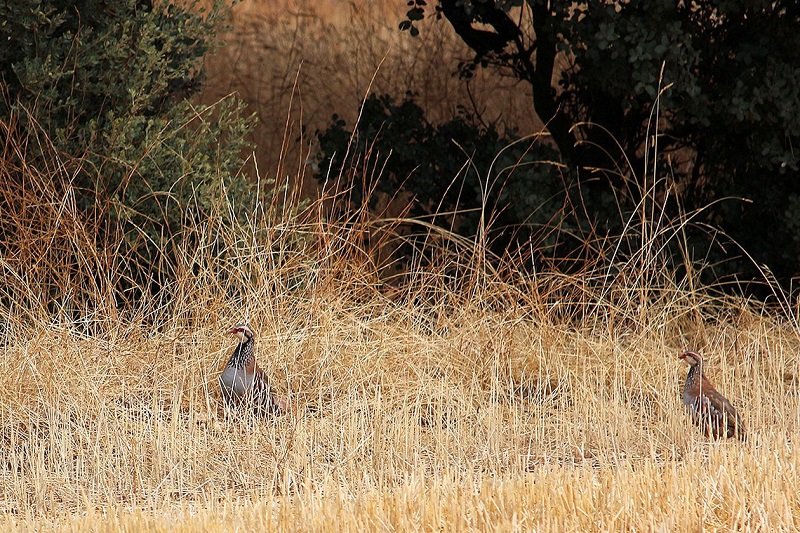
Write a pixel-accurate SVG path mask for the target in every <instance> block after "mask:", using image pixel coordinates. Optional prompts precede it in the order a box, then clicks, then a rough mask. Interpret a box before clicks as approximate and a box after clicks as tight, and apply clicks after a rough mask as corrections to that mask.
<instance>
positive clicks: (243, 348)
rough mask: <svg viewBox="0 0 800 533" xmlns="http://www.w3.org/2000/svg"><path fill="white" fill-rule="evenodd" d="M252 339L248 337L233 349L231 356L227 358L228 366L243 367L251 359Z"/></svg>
mask: <svg viewBox="0 0 800 533" xmlns="http://www.w3.org/2000/svg"><path fill="white" fill-rule="evenodd" d="M253 344H254V342H253V339H252V338H249V339H247V340H246V341H245V342H240V343H239V345H238V346H236V348H234V349H233V353H232V354H231V358H230V359H229V360H228V366H232V367H234V368H244V367H246V366H247V365H249V364H250V362H251V361H252V360H253Z"/></svg>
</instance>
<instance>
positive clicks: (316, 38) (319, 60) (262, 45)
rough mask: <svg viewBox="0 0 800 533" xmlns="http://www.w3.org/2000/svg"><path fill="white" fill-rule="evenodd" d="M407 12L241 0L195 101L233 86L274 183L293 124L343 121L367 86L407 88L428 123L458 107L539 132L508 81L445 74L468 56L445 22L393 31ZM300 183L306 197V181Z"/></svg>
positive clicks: (297, 148) (296, 147)
mask: <svg viewBox="0 0 800 533" xmlns="http://www.w3.org/2000/svg"><path fill="white" fill-rule="evenodd" d="M407 9H408V8H407V6H405V3H404V2H402V1H396V0H379V1H375V0H351V1H344V0H325V1H320V0H312V1H310V0H283V1H275V2H273V1H270V2H264V1H259V0H243V1H242V2H240V3H238V4H236V6H235V7H234V10H233V13H232V17H231V20H230V27H229V30H228V31H227V32H226V33H225V34H224V35H222V36H221V38H222V39H223V40H224V42H225V45H224V46H222V47H221V48H220V49H219V50H217V52H216V53H215V54H213V55H212V56H210V57H209V58H208V60H207V62H206V67H207V70H208V83H207V85H206V87H205V88H204V90H203V94H202V95H201V96H202V99H203V101H205V102H208V103H212V102H216V101H218V100H219V99H220V98H221V97H223V96H225V95H227V94H230V93H231V92H236V93H237V94H238V95H239V96H240V97H241V98H243V99H244V100H245V101H246V102H248V104H249V106H250V109H251V110H252V111H255V112H257V113H258V118H259V120H258V124H257V126H256V130H255V132H254V134H253V141H254V143H255V144H256V146H257V149H256V154H257V156H258V160H259V162H260V163H261V165H262V168H268V169H278V171H277V175H278V181H279V182H282V181H284V180H285V179H286V177H287V175H288V176H291V177H292V178H294V177H295V173H296V169H295V168H288V169H286V168H284V167H283V164H285V162H286V161H287V160H288V161H296V160H297V159H298V157H297V155H298V154H300V153H301V152H302V151H303V150H304V149H305V148H303V146H302V145H301V144H299V143H295V142H294V140H295V139H296V138H297V137H299V136H300V133H301V125H304V126H305V127H306V128H307V133H308V135H309V136H313V133H314V131H315V130H317V129H319V130H324V129H325V128H327V127H328V125H329V124H330V122H331V115H333V114H334V113H336V114H338V115H339V116H340V117H342V118H343V119H344V120H346V121H347V123H348V124H350V125H352V124H353V123H354V122H355V120H356V117H357V115H358V110H359V107H360V104H361V102H362V100H363V98H364V97H365V96H366V95H367V94H368V93H369V92H374V93H377V94H383V93H388V94H391V95H393V96H394V97H395V98H397V99H401V98H402V97H403V95H405V93H406V92H407V91H413V92H414V93H416V94H417V95H418V97H417V98H418V102H419V103H420V105H421V106H422V107H423V108H424V109H425V110H426V113H427V116H428V118H429V120H431V121H432V122H441V121H444V120H447V119H450V118H453V117H454V116H455V113H456V106H457V105H463V106H465V107H466V108H467V109H469V110H470V111H471V112H473V113H475V114H476V115H479V116H480V117H481V118H482V119H483V120H484V121H485V122H487V123H488V122H498V125H499V126H500V127H502V126H503V125H507V126H510V127H515V128H519V130H520V131H521V132H522V134H528V133H533V132H538V131H539V130H540V129H541V122H540V121H539V120H538V118H536V117H535V116H534V115H533V114H532V112H531V109H532V105H531V94H530V91H529V90H527V89H525V88H521V87H520V86H519V83H518V82H517V81H516V80H514V79H512V78H509V77H502V76H499V75H497V74H496V73H492V72H489V71H479V72H478V73H477V76H476V78H475V79H474V80H472V81H471V82H470V83H469V84H465V83H464V82H463V81H461V80H459V79H458V77H457V76H455V75H454V74H455V71H456V68H457V65H458V62H459V61H461V60H464V59H468V58H471V57H472V54H471V53H470V52H469V49H468V48H467V47H466V46H465V45H464V44H463V43H462V42H461V41H460V40H459V39H458V38H457V37H456V36H455V35H454V34H453V32H452V30H450V29H449V28H448V27H447V25H446V24H437V23H435V22H433V21H423V22H422V23H421V24H422V28H423V31H422V32H421V34H420V35H419V36H418V37H417V38H411V37H410V36H409V35H408V32H399V31H398V30H397V26H398V24H399V23H400V21H401V20H402V19H403V17H404V16H405V12H406V10H407ZM287 116H289V117H291V118H290V120H288V121H287ZM287 130H288V133H287ZM287 139H289V142H286V140H287ZM304 188H305V191H306V194H310V195H311V196H314V195H315V193H314V192H313V191H314V190H315V184H314V183H313V180H308V179H306V180H304Z"/></svg>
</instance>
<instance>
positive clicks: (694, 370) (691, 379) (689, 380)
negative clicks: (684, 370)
mask: <svg viewBox="0 0 800 533" xmlns="http://www.w3.org/2000/svg"><path fill="white" fill-rule="evenodd" d="M704 377H705V376H704V375H703V363H697V364H696V365H692V366H691V367H689V373H688V374H687V375H686V386H689V385H694V384H698V385H699V384H700V382H701V381H702V380H703V378H704Z"/></svg>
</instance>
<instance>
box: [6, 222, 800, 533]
mask: <svg viewBox="0 0 800 533" xmlns="http://www.w3.org/2000/svg"><path fill="white" fill-rule="evenodd" d="M223 218H224V217H223V216H220V220H221V219H223ZM301 220H302V219H290V220H288V221H283V222H282V223H275V222H274V221H273V222H270V221H269V220H268V217H266V216H265V217H262V218H261V219H256V222H255V223H254V225H253V226H251V227H247V228H238V229H237V228H236V227H232V226H224V227H223V226H215V225H214V223H213V222H212V223H210V224H208V225H207V226H204V227H205V228H206V229H204V230H202V231H201V229H200V228H198V230H197V231H198V235H199V238H200V242H199V245H197V246H193V247H192V248H191V249H190V250H185V251H184V254H185V256H186V258H187V263H194V264H201V265H204V266H203V268H200V269H194V270H191V269H187V271H186V272H185V273H183V274H182V275H181V277H179V278H178V280H177V281H176V287H174V288H173V291H172V298H174V301H172V302H168V303H166V304H163V307H162V308H158V309H156V303H153V302H150V303H146V304H143V305H147V306H150V307H149V308H148V309H147V310H146V312H145V311H142V312H140V313H138V314H137V313H133V314H132V315H131V316H132V317H136V316H140V317H141V316H147V317H150V319H148V320H144V321H143V320H142V319H138V318H118V317H116V316H115V317H110V316H108V315H105V314H102V313H99V314H94V315H91V316H88V317H87V318H86V319H85V320H83V321H78V322H74V321H67V320H64V319H59V318H58V317H52V316H51V317H42V318H41V319H31V317H32V316H37V311H36V310H35V309H34V310H30V309H29V310H27V312H26V313H21V314H19V313H17V312H16V311H15V310H14V309H10V308H9V309H4V310H3V315H4V317H5V319H4V322H5V327H4V330H5V334H4V343H3V357H2V360H1V361H0V365H1V366H0V406H2V407H0V409H1V410H2V412H1V414H0V446H2V452H3V453H2V464H0V513H2V516H3V517H4V518H3V521H4V522H3V527H4V529H8V530H28V529H33V528H36V529H39V528H41V529H43V530H79V531H84V530H104V531H105V530H108V531H123V530H124V531H128V530H138V529H143V530H144V529H146V530H164V531H167V530H169V531H179V530H187V531H188V530H195V529H203V530H210V531H214V530H231V529H233V530H237V529H238V530H254V529H257V530H298V531H305V530H317V531H321V530H330V529H340V530H342V531H360V530H363V529H367V530H392V529H394V530H508V531H513V530H536V531H565V530H575V531H578V530H579V531H587V530H596V531H607V530H630V529H637V530H670V531H676V530H683V531H688V530H700V529H709V530H714V529H719V530H728V529H761V530H781V529H782V530H792V529H795V528H796V526H797V525H798V524H797V521H798V519H800V501H799V500H798V498H797V496H796V495H797V494H798V489H800V486H798V477H797V467H798V459H797V454H796V453H795V450H794V447H793V441H794V440H795V439H796V438H797V437H796V436H797V433H798V413H799V412H800V411H798V407H799V406H798V394H799V393H800V389H799V388H798V378H797V376H798V375H800V374H798V367H797V364H798V362H797V353H798V345H799V344H800V343H799V342H798V334H797V329H796V327H795V326H794V325H793V320H792V317H790V316H785V315H781V314H780V313H778V312H776V311H770V310H769V309H768V308H764V307H757V306H754V305H752V304H747V303H745V302H743V301H739V300H736V299H726V298H721V297H712V296H710V293H708V292H704V291H701V290H689V289H687V288H686V285H685V284H680V283H679V284H671V285H670V284H669V283H668V279H669V274H668V273H664V272H660V271H659V270H658V269H657V262H656V260H654V259H652V254H650V257H651V259H650V260H649V261H652V262H651V263H646V264H640V263H636V261H631V262H629V263H627V264H625V263H620V264H619V265H618V266H619V269H620V270H619V274H617V275H613V276H611V275H609V276H606V277H603V276H605V274H606V273H607V272H608V271H607V270H605V269H602V268H599V267H598V270H597V271H596V272H586V273H584V275H582V276H573V277H570V276H562V275H556V274H547V273H540V274H538V275H536V276H532V277H531V276H529V275H526V274H522V273H519V272H516V273H514V271H513V269H512V268H511V265H509V264H506V266H505V268H501V269H500V270H498V271H492V270H488V269H481V268H478V267H477V265H480V264H483V263H482V262H481V260H480V257H482V252H480V250H479V249H474V248H470V247H469V246H467V245H466V244H464V243H463V242H461V241H453V243H455V244H457V243H458V242H461V244H457V245H455V246H454V248H451V251H449V252H448V251H447V250H446V248H445V247H444V246H442V247H441V248H439V249H438V250H434V255H436V254H439V255H440V256H442V257H439V259H438V260H433V261H431V262H430V263H421V264H419V265H418V266H417V267H415V269H414V270H412V271H411V272H410V273H409V274H408V276H407V277H406V278H405V280H406V281H404V282H402V283H398V284H397V285H396V286H395V287H388V286H386V285H385V284H384V283H383V282H382V281H381V280H380V277H379V276H378V272H377V270H376V268H375V267H374V266H371V262H370V259H369V258H370V249H369V248H368V247H366V246H365V245H364V244H363V235H364V234H365V233H367V232H369V231H372V234H373V235H375V234H376V233H377V231H376V227H377V225H378V224H379V221H374V220H369V219H367V218H365V219H364V220H362V221H361V222H356V223H355V224H349V225H342V224H341V223H340V222H335V221H326V219H325V218H324V217H322V218H318V219H317V220H316V221H311V222H308V220H310V219H308V218H306V219H305V220H307V222H301ZM215 228H216V229H215ZM211 242H214V243H216V244H217V245H218V248H217V251H216V252H215V254H216V255H211V253H210V252H209V251H208V250H210V249H211V248H210V246H208V243H211ZM453 243H451V244H453ZM651 244H652V243H651ZM219 247H222V249H223V250H224V253H221V252H219ZM647 255H648V254H641V256H647ZM448 258H449V260H447V259H448ZM435 265H445V266H444V267H437V266H435ZM501 265H502V261H501ZM638 268H641V269H646V268H651V269H653V270H652V272H650V275H649V276H644V275H643V271H637V269H638ZM643 279H647V280H649V282H650V283H652V285H651V286H642V285H639V286H637V285H635V284H634V285H629V283H630V280H634V283H641V280H643ZM592 280H595V282H594V283H593V282H592ZM29 301H33V299H30V300H29ZM43 314H44V313H39V316H41V315H43ZM21 316H22V317H24V318H20V317H21ZM243 318H246V319H248V320H249V321H250V323H251V324H252V325H253V327H254V329H255V330H256V332H257V333H258V345H257V346H258V351H259V358H260V362H261V364H262V366H263V367H264V368H265V370H266V371H267V372H268V374H269V375H270V376H272V377H273V380H274V384H275V387H276V388H277V389H278V390H279V391H280V393H282V394H284V395H286V396H288V397H290V398H291V401H292V406H293V407H292V410H291V412H290V413H289V414H286V415H284V416H280V417H276V418H274V419H269V420H253V419H250V418H248V417H246V416H243V415H241V414H240V415H235V414H230V413H229V414H228V415H227V416H226V414H225V413H224V412H222V411H221V410H220V406H219V396H218V390H217V385H216V377H217V374H218V371H219V369H220V366H221V365H222V364H223V362H224V360H225V359H226V357H227V355H228V353H229V351H230V350H231V349H232V345H233V344H232V339H230V338H228V337H226V336H225V335H224V334H223V333H224V331H225V329H226V328H227V327H229V326H230V325H231V324H232V323H235V322H237V321H240V320H242V319H243ZM684 348H696V349H699V350H701V351H702V352H704V353H705V354H706V356H707V359H708V362H709V374H710V377H711V379H712V380H713V381H714V382H715V383H716V384H717V385H718V387H719V388H720V390H722V391H723V392H724V393H726V394H727V395H728V396H729V398H730V399H731V400H732V401H733V402H734V403H735V404H736V405H737V406H738V407H739V408H740V410H741V412H742V416H743V418H744V421H745V423H746V425H747V427H748V429H749V435H750V438H749V440H748V442H746V443H737V442H708V441H707V440H706V439H705V438H703V437H702V436H701V435H700V434H699V433H698V432H697V431H696V430H695V429H694V428H693V427H692V426H691V425H690V423H689V421H688V417H687V416H686V414H685V413H684V411H683V408H682V405H681V403H680V397H679V391H680V389H681V386H682V381H683V379H684V376H685V374H686V370H687V368H686V367H685V365H683V364H682V363H681V362H680V361H679V360H678V359H677V358H676V355H677V353H678V351H679V350H682V349H684Z"/></svg>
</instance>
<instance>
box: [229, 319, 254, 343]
mask: <svg viewBox="0 0 800 533" xmlns="http://www.w3.org/2000/svg"><path fill="white" fill-rule="evenodd" d="M228 333H232V334H233V335H236V337H237V338H238V339H239V342H240V343H242V344H244V343H245V342H247V341H249V340H250V339H252V338H253V330H252V329H250V327H249V326H248V325H247V324H244V323H242V324H236V325H235V326H234V327H232V328H231V329H229V330H228Z"/></svg>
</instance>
